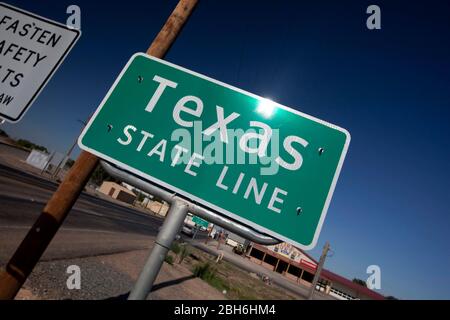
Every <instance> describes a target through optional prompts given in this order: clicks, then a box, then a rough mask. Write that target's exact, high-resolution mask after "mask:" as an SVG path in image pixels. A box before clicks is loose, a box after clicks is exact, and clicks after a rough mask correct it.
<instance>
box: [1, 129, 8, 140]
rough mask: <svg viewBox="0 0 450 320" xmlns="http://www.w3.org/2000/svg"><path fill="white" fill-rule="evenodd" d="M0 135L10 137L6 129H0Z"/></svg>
mask: <svg viewBox="0 0 450 320" xmlns="http://www.w3.org/2000/svg"><path fill="white" fill-rule="evenodd" d="M0 136H2V137H7V138H9V136H8V134H7V133H6V131H5V130H2V129H0Z"/></svg>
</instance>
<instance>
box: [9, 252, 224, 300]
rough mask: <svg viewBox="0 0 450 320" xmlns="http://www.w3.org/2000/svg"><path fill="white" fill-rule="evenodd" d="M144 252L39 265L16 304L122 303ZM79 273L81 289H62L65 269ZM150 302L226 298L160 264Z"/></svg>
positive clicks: (185, 271)
mask: <svg viewBox="0 0 450 320" xmlns="http://www.w3.org/2000/svg"><path fill="white" fill-rule="evenodd" d="M147 255H148V251H147V250H139V251H130V252H126V253H120V254H113V255H105V256H98V257H88V258H82V259H71V260H57V261H49V262H42V263H39V264H38V265H37V266H36V268H35V270H34V271H33V273H32V274H31V275H30V277H29V279H28V280H27V282H26V283H25V285H24V287H23V289H21V290H20V292H19V294H18V295H17V296H16V299H17V300H63V299H73V300H78V299H79V300H84V299H93V300H97V299H119V300H124V299H126V297H127V295H128V293H129V290H130V289H131V288H132V287H133V284H134V283H135V281H136V280H137V278H138V275H139V273H140V271H141V268H142V267H143V265H144V263H145V260H146V259H147ZM73 264H75V265H78V266H79V267H80V269H81V289H79V290H78V289H72V290H69V289H68V288H67V286H66V280H67V278H68V276H69V275H68V274H67V273H66V269H67V266H69V265H73ZM150 297H151V299H154V300H168V299H171V300H186V299H189V300H207V299H210V300H218V299H226V297H225V296H224V295H223V294H222V293H221V292H220V291H218V290H217V289H215V288H213V287H211V286H210V285H208V284H207V283H206V282H204V281H203V280H201V279H199V278H195V277H194V276H193V275H192V272H190V270H188V269H186V267H185V266H183V265H178V264H174V265H169V264H167V263H164V264H163V267H162V268H161V271H160V273H159V275H158V277H157V279H156V281H155V284H154V287H153V291H152V293H151V294H150Z"/></svg>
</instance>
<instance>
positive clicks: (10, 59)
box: [0, 3, 81, 122]
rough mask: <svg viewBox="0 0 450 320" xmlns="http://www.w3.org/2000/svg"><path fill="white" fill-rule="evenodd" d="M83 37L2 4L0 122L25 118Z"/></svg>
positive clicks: (75, 32)
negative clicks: (0, 120) (80, 37)
mask: <svg viewBox="0 0 450 320" xmlns="http://www.w3.org/2000/svg"><path fill="white" fill-rule="evenodd" d="M80 33H81V32H80V31H79V30H75V29H69V28H68V27H67V26H65V25H64V24H60V23H58V22H55V21H52V20H49V19H46V18H43V17H40V16H38V15H35V14H33V13H30V12H27V11H24V10H21V9H18V8H15V7H12V6H10V5H7V4H5V3H0V118H4V119H6V120H7V121H9V122H18V121H19V120H20V119H21V118H22V117H23V115H24V114H25V112H26V111H27V110H28V108H29V107H30V106H31V104H32V103H33V101H34V100H35V99H36V97H37V96H38V94H39V93H40V92H41V91H42V89H43V88H44V86H45V84H46V83H47V82H48V80H49V79H50V78H51V76H52V75H53V74H54V73H55V71H56V69H57V68H58V67H59V65H60V64H61V63H62V62H63V60H64V58H65V57H66V56H67V54H68V53H69V51H70V50H71V49H72V47H73V46H74V44H75V42H76V41H77V40H78V38H79V36H80Z"/></svg>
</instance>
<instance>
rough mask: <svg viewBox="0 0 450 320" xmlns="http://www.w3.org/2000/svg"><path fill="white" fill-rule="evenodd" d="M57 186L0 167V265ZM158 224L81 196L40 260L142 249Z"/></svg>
mask: <svg viewBox="0 0 450 320" xmlns="http://www.w3.org/2000/svg"><path fill="white" fill-rule="evenodd" d="M56 187H57V185H56V184H55V183H53V182H51V181H47V180H45V179H41V178H39V177H36V176H33V175H30V174H27V173H24V172H22V171H19V170H16V169H13V168H10V167H6V166H4V165H1V164H0V265H4V264H5V263H6V262H7V259H8V258H9V257H10V255H11V254H12V252H13V251H14V250H15V248H16V247H17V245H18V244H19V243H20V241H21V240H22V239H23V237H24V235H25V234H26V232H27V230H28V229H29V227H30V226H31V225H32V224H33V223H34V221H35V220H36V218H37V217H38V215H39V214H40V212H41V210H42V209H43V207H44V205H45V203H46V201H47V200H48V199H49V198H50V196H51V194H52V193H53V191H54V190H56ZM162 221H163V219H162V218H160V217H157V216H153V215H151V214H149V213H143V212H139V211H137V210H134V209H132V208H127V207H124V206H121V205H119V204H116V203H112V202H108V201H106V200H103V199H100V198H96V197H95V196H92V195H89V194H85V193H83V194H82V195H81V197H80V198H79V200H78V201H77V202H76V204H75V206H74V207H73V209H72V210H71V212H70V214H69V216H68V217H67V219H66V221H65V222H64V224H63V226H62V228H61V229H60V231H59V232H58V233H57V236H56V238H55V239H54V241H52V243H51V245H50V247H49V248H48V250H47V251H46V254H45V255H44V257H43V258H44V260H51V259H58V258H76V257H85V256H93V255H101V254H109V253H116V252H124V251H129V250H136V249H142V248H148V247H150V245H151V244H152V242H153V239H154V237H155V236H156V234H157V231H158V228H159V227H160V226H161V224H162Z"/></svg>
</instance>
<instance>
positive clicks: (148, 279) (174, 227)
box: [128, 198, 188, 300]
mask: <svg viewBox="0 0 450 320" xmlns="http://www.w3.org/2000/svg"><path fill="white" fill-rule="evenodd" d="M187 212H188V204H187V203H186V202H184V201H182V200H181V199H179V198H174V200H173V201H172V204H171V206H170V209H169V213H168V214H167V217H166V219H165V220H164V223H163V226H162V228H161V230H160V231H159V233H158V236H157V237H156V240H155V245H154V247H153V249H152V252H151V253H150V256H149V257H148V260H147V262H146V263H145V265H144V268H143V269H142V271H141V274H140V275H139V278H138V280H137V282H136V284H135V285H134V288H133V290H132V291H131V293H130V295H129V297H128V300H145V299H146V298H147V295H148V294H149V293H150V291H151V290H152V287H153V282H154V281H155V279H156V277H157V275H158V273H159V270H160V269H161V266H162V264H163V262H164V259H165V257H166V255H167V253H168V252H169V250H170V247H171V246H172V242H173V240H174V239H175V236H176V235H177V233H178V231H179V230H180V227H181V226H182V224H183V222H184V219H185V218H186V215H187Z"/></svg>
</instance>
